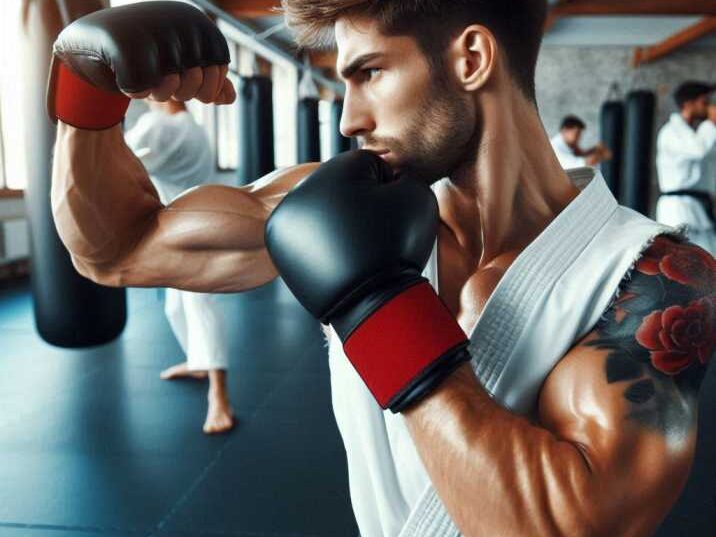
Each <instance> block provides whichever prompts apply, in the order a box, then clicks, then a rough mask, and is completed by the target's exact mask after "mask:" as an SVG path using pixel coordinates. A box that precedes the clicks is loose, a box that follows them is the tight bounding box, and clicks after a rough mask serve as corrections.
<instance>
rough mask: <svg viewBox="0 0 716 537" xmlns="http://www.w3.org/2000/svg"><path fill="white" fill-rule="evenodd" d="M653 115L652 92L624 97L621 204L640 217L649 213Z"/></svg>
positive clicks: (654, 106) (653, 96)
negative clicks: (624, 126) (624, 117)
mask: <svg viewBox="0 0 716 537" xmlns="http://www.w3.org/2000/svg"><path fill="white" fill-rule="evenodd" d="M655 114H656V96H655V95H654V93H653V92H651V91H644V90H640V91H632V92H631V93H629V95H627V98H626V121H625V125H626V128H625V136H624V175H623V177H622V189H621V192H622V197H621V201H622V203H623V204H624V205H626V206H627V207H630V208H632V209H634V210H635V211H638V212H640V213H642V214H647V212H648V211H649V194H650V189H651V188H650V187H651V165H652V161H653V159H652V157H653V145H654V144H653V139H654V116H655Z"/></svg>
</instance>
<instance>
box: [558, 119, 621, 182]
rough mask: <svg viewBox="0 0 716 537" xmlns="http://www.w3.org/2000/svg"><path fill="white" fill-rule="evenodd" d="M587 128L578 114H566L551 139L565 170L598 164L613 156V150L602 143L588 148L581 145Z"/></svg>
mask: <svg viewBox="0 0 716 537" xmlns="http://www.w3.org/2000/svg"><path fill="white" fill-rule="evenodd" d="M586 128H587V125H586V124H585V123H584V121H582V120H581V119H580V118H578V117H577V116H572V115H570V116H566V117H565V118H564V119H562V123H561V125H560V127H559V132H558V133H557V134H555V135H554V136H552V138H551V139H550V143H551V144H552V149H554V152H555V154H556V155H557V158H558V159H559V163H560V164H561V165H562V168H564V169H565V170H568V169H570V168H580V167H582V166H596V165H598V164H599V163H600V162H602V161H603V160H609V159H610V158H611V152H610V151H609V149H607V148H606V147H604V146H603V145H602V144H601V143H600V144H597V145H596V146H594V147H592V148H591V149H587V150H584V149H582V148H581V147H580V146H579V142H580V140H581V139H582V133H583V132H584V129H586Z"/></svg>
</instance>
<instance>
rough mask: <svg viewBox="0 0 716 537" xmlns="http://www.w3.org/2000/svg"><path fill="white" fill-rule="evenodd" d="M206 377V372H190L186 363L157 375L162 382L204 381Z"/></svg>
mask: <svg viewBox="0 0 716 537" xmlns="http://www.w3.org/2000/svg"><path fill="white" fill-rule="evenodd" d="M207 376H208V374H207V372H206V371H192V370H191V369H189V364H188V363H187V362H182V363H180V364H176V365H173V366H171V367H168V368H166V369H165V370H164V371H162V372H161V373H159V378H160V379H162V380H177V379H197V380H204V379H205V378H206V377H207Z"/></svg>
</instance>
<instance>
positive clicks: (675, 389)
mask: <svg viewBox="0 0 716 537" xmlns="http://www.w3.org/2000/svg"><path fill="white" fill-rule="evenodd" d="M620 291H621V293H620V296H619V300H616V301H615V302H614V303H613V304H612V306H611V307H610V308H609V309H608V310H607V311H606V312H605V313H604V316H603V319H602V321H601V322H600V323H599V325H598V326H597V327H596V329H595V333H596V337H595V338H594V339H593V340H591V341H589V342H588V343H587V345H589V346H593V347H596V348H599V349H604V350H607V351H608V354H607V358H606V362H605V368H604V373H605V377H606V381H607V382H608V383H609V384H612V385H614V386H615V387H617V386H621V389H622V395H623V397H624V399H626V401H627V402H628V404H629V406H628V408H629V413H628V417H629V419H630V420H632V421H634V422H637V423H639V424H641V425H643V426H646V427H649V428H651V429H653V430H656V431H660V432H662V433H664V434H670V433H669V431H674V430H685V429H684V428H686V429H688V430H690V427H691V425H693V424H692V421H691V420H693V415H692V414H690V413H689V412H688V411H687V410H685V407H684V405H683V399H682V397H687V398H689V400H695V398H696V396H697V394H698V390H699V388H700V386H701V383H702V381H703V379H704V375H705V373H706V366H707V365H708V363H709V362H710V361H711V359H712V358H713V357H714V353H715V352H716V261H714V259H713V257H711V256H710V255H709V254H708V253H707V252H706V251H704V250H703V249H701V248H699V247H697V246H694V245H693V244H689V243H688V242H684V241H680V240H678V239H674V238H670V237H666V236H665V237H657V238H656V239H655V240H654V241H653V243H652V244H651V245H650V246H649V248H647V249H646V251H644V252H643V255H642V257H641V258H640V259H639V261H638V262H637V264H636V270H634V271H633V272H631V273H630V274H629V275H628V277H626V278H625V279H624V280H623V282H622V285H621V286H620Z"/></svg>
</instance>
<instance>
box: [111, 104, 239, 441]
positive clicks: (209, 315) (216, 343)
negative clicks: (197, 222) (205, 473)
mask: <svg viewBox="0 0 716 537" xmlns="http://www.w3.org/2000/svg"><path fill="white" fill-rule="evenodd" d="M147 102H148V103H149V106H150V111H149V112H147V113H145V114H143V115H142V116H141V117H140V118H139V120H138V121H137V123H136V125H135V126H134V127H133V128H132V129H130V130H129V131H128V132H127V133H126V135H125V141H126V142H127V145H128V146H129V147H130V148H131V149H132V151H133V152H134V153H135V154H136V155H137V157H139V159H140V160H141V161H142V164H144V167H145V168H146V169H147V172H148V173H149V175H150V178H151V179H152V182H153V184H154V186H155V188H156V189H157V192H158V193H159V197H160V198H161V201H162V202H163V203H169V202H171V201H172V200H173V199H174V198H176V197H177V196H179V195H181V194H182V193H183V192H185V191H186V190H188V189H190V188H192V187H195V186H198V185H201V184H206V183H211V182H212V177H213V176H214V173H215V172H214V170H215V165H214V157H213V152H212V150H211V146H210V144H209V140H208V138H207V136H206V133H205V132H204V130H203V129H202V127H201V126H199V125H198V124H197V123H196V122H195V121H194V118H193V117H192V115H191V113H190V112H189V111H188V110H187V109H186V106H185V105H184V103H182V102H179V101H172V100H170V101H167V102H155V101H147ZM164 311H165V313H166V316H167V319H168V320H169V324H170V325H171V327H172V331H173V332H174V335H175V337H176V338H177V340H178V341H179V344H180V345H181V348H182V350H183V351H184V353H185V354H186V361H185V362H182V363H179V364H177V365H175V366H172V367H170V368H168V369H166V370H164V371H162V373H161V378H162V379H164V380H173V379H180V378H196V379H204V378H206V377H207V376H208V378H209V394H208V410H207V415H206V420H205V422H204V427H203V429H204V432H205V433H207V434H215V433H222V432H225V431H228V430H230V429H231V428H232V427H233V424H234V415H233V410H232V408H231V404H230V401H229V394H228V392H227V389H226V370H227V368H228V350H227V339H226V334H225V332H224V328H223V325H222V316H221V312H220V311H219V308H218V306H217V304H216V298H215V297H214V296H212V295H211V294H206V293H192V292H189V291H180V290H177V289H171V288H168V289H167V290H166V301H165V306H164Z"/></svg>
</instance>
